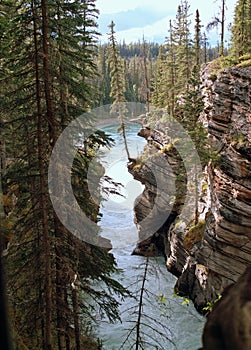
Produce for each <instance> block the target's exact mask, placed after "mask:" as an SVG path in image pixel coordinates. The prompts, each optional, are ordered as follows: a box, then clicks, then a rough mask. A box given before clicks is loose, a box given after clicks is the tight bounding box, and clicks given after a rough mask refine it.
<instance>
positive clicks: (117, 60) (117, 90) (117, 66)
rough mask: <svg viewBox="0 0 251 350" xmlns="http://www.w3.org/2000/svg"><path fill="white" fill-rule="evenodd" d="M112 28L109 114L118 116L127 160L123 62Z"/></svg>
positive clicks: (109, 58) (112, 25) (111, 26)
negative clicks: (110, 103)
mask: <svg viewBox="0 0 251 350" xmlns="http://www.w3.org/2000/svg"><path fill="white" fill-rule="evenodd" d="M114 26H115V23H114V22H113V21H112V22H111V24H110V25H109V28H110V36H109V42H110V46H109V47H108V60H109V64H110V77H111V97H112V98H113V103H112V105H111V112H112V113H115V114H116V115H117V116H118V118H119V120H120V121H121V125H120V128H119V129H120V130H121V132H122V136H123V140H124V144H125V150H126V154H127V158H128V159H129V158H130V154H129V150H128V145H127V140H126V130H125V122H124V117H125V113H126V107H125V102H126V99H125V92H126V87H125V70H124V63H123V60H122V59H121V57H120V54H119V51H118V49H117V42H116V38H115V31H114Z"/></svg>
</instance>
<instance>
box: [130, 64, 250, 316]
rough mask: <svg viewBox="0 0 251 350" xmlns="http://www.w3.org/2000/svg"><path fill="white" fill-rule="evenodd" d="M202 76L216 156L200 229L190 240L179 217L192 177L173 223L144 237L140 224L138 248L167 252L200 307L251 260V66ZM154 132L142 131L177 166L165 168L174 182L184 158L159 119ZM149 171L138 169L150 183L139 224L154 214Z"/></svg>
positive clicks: (206, 178)
mask: <svg viewBox="0 0 251 350" xmlns="http://www.w3.org/2000/svg"><path fill="white" fill-rule="evenodd" d="M201 78H202V84H203V94H204V103H205V108H204V111H203V113H202V115H201V120H202V121H203V123H204V125H205V127H206V128H207V130H208V137H209V142H210V143H211V145H212V146H213V148H214V150H215V153H216V157H214V159H213V162H210V163H209V164H207V166H206V167H205V168H204V169H203V170H204V174H203V183H201V184H200V191H199V211H200V227H199V230H197V231H198V232H196V231H195V230H194V231H193V233H194V235H193V236H191V237H189V236H188V227H187V225H186V224H185V223H184V221H183V219H182V217H181V216H180V213H181V212H182V205H183V203H184V193H185V192H184V184H185V181H181V182H180V183H179V185H178V188H179V187H180V189H179V190H178V194H177V193H176V201H175V203H174V205H173V207H172V211H171V214H172V215H171V216H169V219H168V220H167V222H166V224H164V225H163V226H162V227H161V228H160V229H159V230H158V232H156V233H155V234H154V235H152V236H150V237H148V239H147V240H144V232H143V231H144V230H142V227H140V223H139V232H140V235H139V243H138V246H137V247H136V249H135V253H138V254H144V255H148V254H149V255H154V254H156V253H157V251H158V250H159V249H161V250H162V252H163V253H164V254H165V256H166V259H167V268H168V269H169V270H170V271H171V272H173V273H174V274H175V275H176V276H178V281H177V284H176V287H175V288H176V290H177V291H178V292H179V293H180V294H184V295H188V296H189V297H190V298H191V299H192V300H193V301H194V303H195V306H196V307H197V308H198V309H199V310H202V309H203V307H204V306H205V305H206V303H207V302H208V301H212V300H213V299H214V298H217V295H218V294H221V293H222V292H223V290H224V288H225V287H226V286H228V285H229V284H231V283H233V282H236V281H237V279H238V278H239V276H240V275H241V274H242V273H243V272H244V270H245V268H246V267H247V266H248V265H249V264H250V263H251V67H245V68H241V67H233V68H229V69H226V70H223V71H220V72H217V74H216V73H215V72H213V71H212V68H211V67H210V66H206V67H205V68H204V69H203V71H202V77H201ZM155 129H156V130H153V128H152V129H151V130H150V129H149V128H148V129H146V130H144V128H143V129H142V131H141V133H142V136H143V137H145V138H146V139H147V140H148V146H147V147H148V151H147V152H150V153H154V152H156V153H158V154H159V153H161V150H163V149H164V150H167V151H165V152H164V153H165V157H166V158H167V160H168V162H169V164H170V166H171V169H172V171H170V168H168V169H167V170H166V171H167V173H166V178H167V179H169V178H170V176H173V174H175V175H176V174H177V173H178V168H179V166H180V164H181V163H180V159H179V158H178V157H177V155H176V153H175V147H173V148H172V149H171V148H170V149H169V148H168V147H166V146H167V145H168V142H169V140H168V137H167V134H166V133H165V132H164V126H163V125H162V124H161V123H158V125H157V126H156V127H155ZM153 145H154V147H153ZM156 146H157V147H156ZM162 153H163V152H162ZM147 171H148V172H149V168H144V166H140V167H139V168H138V169H136V168H135V169H131V172H132V173H133V174H134V176H135V177H136V178H137V179H138V180H141V181H142V182H144V184H145V191H144V193H143V195H142V196H141V199H140V200H139V201H138V202H137V205H136V206H135V219H136V222H137V220H138V219H140V220H138V221H142V218H144V215H148V213H149V210H151V209H149V208H152V206H153V204H154V200H155V189H154V182H153V181H152V180H151V174H150V173H149V174H148V173H147ZM164 171H165V169H164ZM169 175H170V176H169ZM149 179H150V181H148V180H149ZM183 180H184V179H183ZM167 181H169V180H167ZM176 185H177V182H176ZM167 202H168V200H167ZM190 219H191V221H192V220H193V218H192V217H191V218H190ZM188 237H189V239H188ZM156 247H157V248H158V249H156Z"/></svg>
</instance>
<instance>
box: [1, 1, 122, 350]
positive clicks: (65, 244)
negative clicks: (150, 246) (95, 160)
mask: <svg viewBox="0 0 251 350" xmlns="http://www.w3.org/2000/svg"><path fill="white" fill-rule="evenodd" d="M94 3H95V2H94V1H88V2H87V1H82V0H78V1H75V2H68V1H61V2H49V1H47V0H41V2H40V1H38V0H30V1H29V0H25V1H22V2H20V1H16V0H13V1H12V2H7V1H6V2H3V3H1V7H0V10H1V13H4V14H5V15H6V16H7V20H6V23H8V26H6V27H5V30H4V31H3V33H2V35H3V38H2V39H3V40H1V45H0V53H1V58H2V60H1V64H3V70H2V72H3V74H2V75H1V80H2V81H3V82H6V83H7V87H8V89H4V90H2V91H1V94H2V95H3V100H4V103H1V105H0V108H1V116H3V117H2V124H3V126H4V130H5V133H4V140H5V145H6V147H5V149H6V157H7V158H8V159H9V160H10V161H9V162H8V163H9V164H8V166H7V168H6V170H5V171H4V172H1V174H3V175H4V176H3V179H2V181H3V193H4V196H6V198H14V199H13V200H12V201H11V203H7V202H6V203H5V205H4V210H5V212H6V214H7V215H8V216H9V217H10V218H12V220H13V221H14V222H15V226H14V228H13V229H12V230H11V242H10V246H9V249H8V254H7V258H6V259H7V263H8V271H9V283H8V292H9V295H10V302H11V310H12V312H11V313H12V325H13V327H12V328H13V329H14V337H15V342H16V343H17V348H21V346H23V347H25V346H26V347H28V348H31V349H46V350H50V349H65V350H69V349H70V348H75V349H78V350H79V349H80V348H88V346H87V345H85V344H86V329H87V326H88V327H89V325H88V324H89V322H90V320H91V319H92V315H91V310H92V309H91V307H92V308H93V305H94V304H93V302H92V304H90V300H93V301H96V303H97V304H98V305H99V307H100V308H101V309H103V311H104V312H106V313H107V314H108V316H109V317H110V318H111V319H114V318H116V317H118V313H117V306H118V303H117V302H116V301H115V299H114V298H112V297H111V296H110V295H109V294H108V293H107V292H102V293H100V292H99V291H98V290H97V289H95V288H93V287H91V285H90V282H89V281H90V280H96V281H104V283H105V284H107V285H108V286H109V288H111V289H112V290H114V291H115V292H116V293H119V290H121V291H122V293H123V288H122V287H121V286H120V285H119V284H117V283H116V282H115V281H113V280H112V279H111V278H110V277H109V274H110V273H111V272H112V271H114V268H115V262H114V260H113V258H112V256H111V255H109V254H108V253H107V251H105V250H103V249H101V248H98V247H93V246H90V245H88V244H86V243H84V242H82V241H81V240H79V239H77V238H76V237H74V236H73V235H72V233H71V232H68V231H67V230H66V229H65V228H64V227H63V226H62V224H61V223H60V222H59V220H58V218H57V216H56V214H55V213H54V211H53V208H52V205H51V202H50V199H49V192H48V179H47V170H48V162H49V156H50V153H51V150H52V148H53V146H54V144H55V142H56V139H57V137H58V135H59V134H60V133H61V131H62V130H63V129H64V128H65V127H66V126H67V125H68V123H69V122H70V121H71V120H72V119H73V118H75V117H77V116H79V115H80V114H82V113H83V112H84V111H85V109H86V108H89V106H91V105H92V103H93V102H92V101H93V97H94V93H93V92H94V86H93V85H92V81H93V80H94V77H95V76H96V66H95V64H94V62H93V56H94V47H93V45H94V44H95V36H96V31H95V21H94V18H96V15H97V11H96V10H95V7H94ZM0 24H1V25H2V24H3V20H2V17H1V16H0ZM7 43H8V45H7ZM7 102H8V109H7V105H6V103H7ZM89 122H90V121H88V120H86V123H87V125H88V123H89ZM105 143H106V142H105ZM101 144H102V145H103V144H104V137H100V136H99V135H97V137H96V141H95V142H94V143H93V142H92V143H91V145H92V146H90V147H89V148H88V149H89V150H88V152H86V153H84V154H82V155H81V156H79V157H78V162H75V164H74V169H73V177H74V175H75V178H78V179H77V180H76V183H77V184H78V186H77V187H76V186H75V191H77V192H78V193H82V194H83V193H86V192H87V188H86V186H87V185H86V178H85V179H82V178H80V176H83V175H84V174H83V169H84V170H85V171H87V169H88V164H89V162H90V161H91V157H92V156H93V155H95V151H96V149H97V147H98V145H101ZM1 158H2V159H3V157H1ZM81 170H82V172H81ZM58 176H59V177H60V176H61V175H60V170H58ZM79 201H81V202H82V204H83V210H85V211H86V213H87V215H89V216H91V218H92V219H94V218H95V217H96V218H97V215H98V207H97V206H95V205H93V204H92V203H91V199H90V196H89V197H88V196H86V197H85V199H84V198H83V197H81V196H80V197H79ZM6 225H7V224H6ZM97 232H98V231H97ZM81 315H82V316H81ZM87 323H88V324H87ZM22 344H23V345H22Z"/></svg>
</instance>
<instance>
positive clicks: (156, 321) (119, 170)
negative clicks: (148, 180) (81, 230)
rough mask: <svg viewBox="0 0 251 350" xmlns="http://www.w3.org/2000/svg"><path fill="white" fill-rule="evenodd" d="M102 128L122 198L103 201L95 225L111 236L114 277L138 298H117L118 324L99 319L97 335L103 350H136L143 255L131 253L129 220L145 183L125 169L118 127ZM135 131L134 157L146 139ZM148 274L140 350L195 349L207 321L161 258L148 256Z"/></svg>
mask: <svg viewBox="0 0 251 350" xmlns="http://www.w3.org/2000/svg"><path fill="white" fill-rule="evenodd" d="M102 129H103V130H105V131H106V132H107V133H109V134H110V135H111V136H112V137H113V138H114V140H115V142H116V144H115V146H114V147H112V148H111V149H110V150H102V164H103V166H104V167H105V169H106V174H107V175H109V176H111V177H112V178H113V179H114V180H115V181H117V182H120V183H122V184H123V185H124V189H123V190H122V193H123V195H124V197H120V196H117V195H112V196H109V198H108V199H107V200H106V201H104V202H103V203H102V206H101V212H102V214H103V216H102V219H101V221H100V223H99V225H100V227H101V232H102V236H103V237H106V238H109V239H110V240H111V242H112V244H113V249H112V253H113V254H114V256H115V258H116V261H117V264H118V268H119V269H121V272H120V273H116V275H115V276H113V277H114V278H115V279H116V280H118V281H119V282H120V283H122V284H123V285H124V286H126V287H128V288H129V289H130V290H131V291H132V293H133V295H134V296H136V300H135V299H134V298H126V299H125V300H124V301H121V307H120V311H121V321H122V322H117V323H115V324H111V323H109V322H108V321H107V320H100V322H99V327H98V331H97V335H98V337H99V338H100V339H102V341H103V349H105V350H119V349H124V350H130V349H135V345H134V343H135V336H136V332H135V330H133V328H134V327H135V325H136V321H137V317H138V315H137V310H138V300H139V293H140V287H141V286H142V281H143V274H144V270H145V264H146V258H145V257H141V256H135V255H131V252H132V250H133V248H134V247H135V244H136V242H137V239H138V236H137V229H136V226H135V225H134V222H133V203H134V200H135V199H136V197H137V196H138V195H139V194H140V193H141V192H142V191H143V186H142V185H141V184H140V183H139V182H137V181H135V180H134V179H133V178H132V176H131V175H130V174H129V173H128V172H127V167H126V164H127V159H126V152H125V147H124V144H123V140H122V137H121V136H120V135H119V134H118V133H117V132H116V129H117V127H116V126H106V127H103V128H102ZM138 130H139V126H138V125H137V124H132V125H130V128H129V130H128V131H127V141H128V145H129V150H130V155H131V157H137V155H139V154H140V153H141V151H142V150H143V148H144V145H145V140H144V139H142V138H140V137H138V136H137V131H138ZM146 276H147V279H146V282H145V288H144V289H145V291H144V294H143V310H142V318H141V323H142V326H141V330H140V331H141V336H142V343H143V344H144V345H143V346H142V347H139V349H144V350H150V349H159V350H160V349H166V350H173V349H178V350H196V349H199V348H200V347H201V334H202V330H203V326H204V323H205V319H204V317H202V316H201V315H199V314H198V313H197V311H196V310H195V309H194V307H193V305H192V303H191V302H189V301H188V300H186V299H183V298H180V297H177V296H175V295H174V293H173V286H174V284H175V281H176V277H174V276H173V275H172V274H170V273H169V272H168V271H167V269H166V267H165V260H164V258H163V257H158V258H150V259H149V265H148V270H147V275H146ZM130 332H131V333H130ZM129 334H130V336H129ZM150 344H151V345H150ZM122 345H123V347H122Z"/></svg>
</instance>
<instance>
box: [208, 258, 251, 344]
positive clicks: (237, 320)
mask: <svg viewBox="0 0 251 350" xmlns="http://www.w3.org/2000/svg"><path fill="white" fill-rule="evenodd" d="M203 350H251V265H250V266H249V267H248V268H247V269H246V271H245V273H244V274H243V275H242V276H241V277H240V278H239V280H238V281H237V283H235V284H233V285H231V286H228V287H227V288H226V289H225V291H224V293H223V295H222V298H221V299H220V300H219V301H218V302H217V303H216V304H215V305H214V307H213V310H212V312H211V313H210V314H209V316H208V319H207V322H206V325H205V328H204V332H203Z"/></svg>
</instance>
